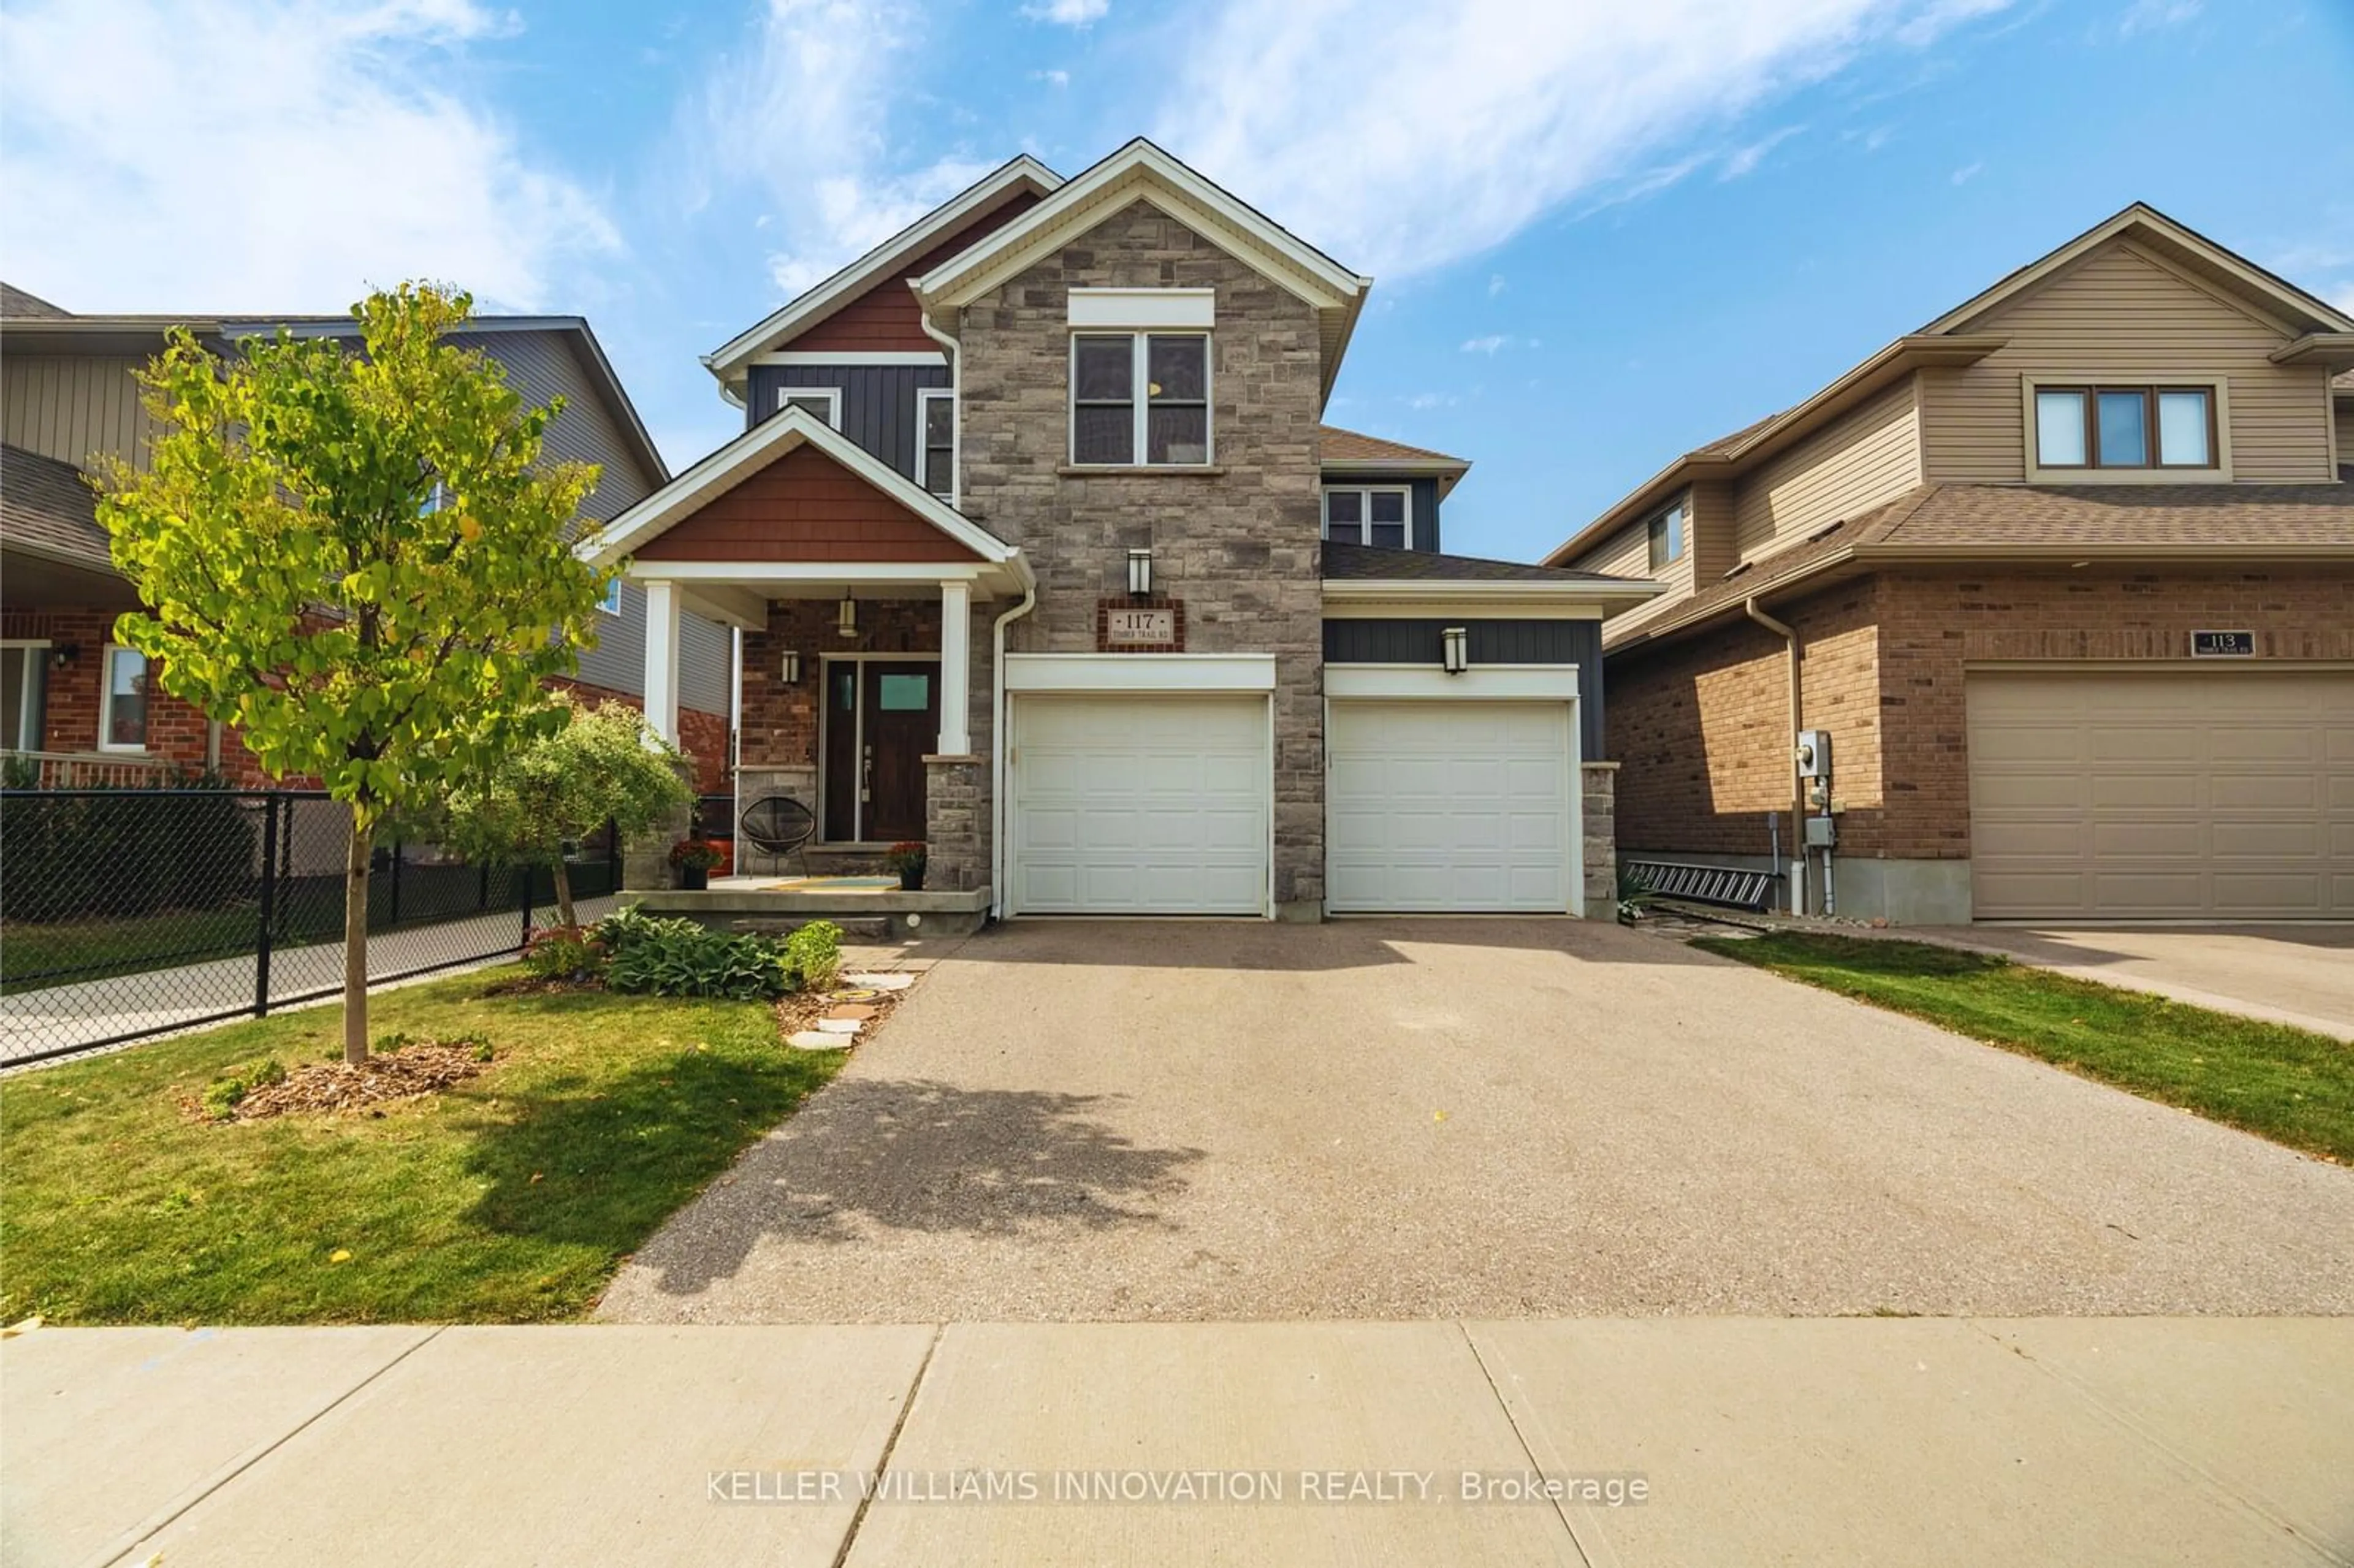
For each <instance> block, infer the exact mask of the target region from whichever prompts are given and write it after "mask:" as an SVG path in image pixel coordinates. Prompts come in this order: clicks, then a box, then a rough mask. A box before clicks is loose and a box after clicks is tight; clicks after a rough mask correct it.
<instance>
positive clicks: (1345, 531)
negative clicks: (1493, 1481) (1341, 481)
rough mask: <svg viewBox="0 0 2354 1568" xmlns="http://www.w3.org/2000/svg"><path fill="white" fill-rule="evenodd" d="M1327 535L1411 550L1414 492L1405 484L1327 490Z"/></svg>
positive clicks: (1355, 542)
mask: <svg viewBox="0 0 2354 1568" xmlns="http://www.w3.org/2000/svg"><path fill="white" fill-rule="evenodd" d="M1324 536H1325V537H1326V538H1327V539H1337V540H1339V541H1340V542H1341V543H1342V544H1344V545H1379V546H1382V547H1383V548H1384V549H1389V550H1410V549H1412V548H1413V547H1414V493H1413V492H1412V491H1410V490H1408V489H1407V488H1406V487H1405V485H1403V484H1395V485H1347V486H1343V487H1341V488H1338V489H1332V490H1327V491H1326V492H1325V493H1324Z"/></svg>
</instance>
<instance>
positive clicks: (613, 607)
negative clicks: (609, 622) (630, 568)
mask: <svg viewBox="0 0 2354 1568" xmlns="http://www.w3.org/2000/svg"><path fill="white" fill-rule="evenodd" d="M597 608H598V609H601V610H603V611H604V612H605V613H606V614H607V615H619V614H620V613H621V579H620V578H619V577H615V578H614V579H613V580H612V581H611V582H609V583H607V584H606V585H605V597H604V598H603V599H599V600H598V601H597Z"/></svg>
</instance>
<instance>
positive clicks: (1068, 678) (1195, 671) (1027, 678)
mask: <svg viewBox="0 0 2354 1568" xmlns="http://www.w3.org/2000/svg"><path fill="white" fill-rule="evenodd" d="M1004 682H1005V690H1006V691H1007V692H1008V693H1010V694H1020V693H1024V692H1029V693H1037V692H1272V691H1273V690H1275V655H1274V654H1272V653H1008V654H1007V655H1006V656H1005V674H1004Z"/></svg>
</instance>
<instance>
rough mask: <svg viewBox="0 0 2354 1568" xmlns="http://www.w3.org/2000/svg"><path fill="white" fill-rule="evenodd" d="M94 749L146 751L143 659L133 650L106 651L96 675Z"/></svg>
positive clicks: (145, 663)
mask: <svg viewBox="0 0 2354 1568" xmlns="http://www.w3.org/2000/svg"><path fill="white" fill-rule="evenodd" d="M98 748H99V749H100V750H101V751H144V750H146V749H147V655H145V654H144V653H142V652H139V651H138V650H137V649H135V648H117V647H113V646H111V645H110V646H109V647H108V648H107V650H106V666H105V668H104V669H103V670H101V672H100V685H99V702H98Z"/></svg>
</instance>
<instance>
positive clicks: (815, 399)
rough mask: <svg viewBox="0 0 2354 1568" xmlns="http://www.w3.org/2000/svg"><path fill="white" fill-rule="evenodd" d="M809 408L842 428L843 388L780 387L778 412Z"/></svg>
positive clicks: (838, 427) (835, 426) (828, 422)
mask: <svg viewBox="0 0 2354 1568" xmlns="http://www.w3.org/2000/svg"><path fill="white" fill-rule="evenodd" d="M788 408H807V409H808V410H809V411H810V412H811V413H812V414H815V415H816V416H817V417H818V418H821V419H823V420H824V421H825V422H826V423H827V424H829V425H832V427H833V428H834V429H837V430H838V429H842V388H841V387H779V388H777V412H779V413H780V414H781V413H783V412H784V411H785V410H786V409H788Z"/></svg>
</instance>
